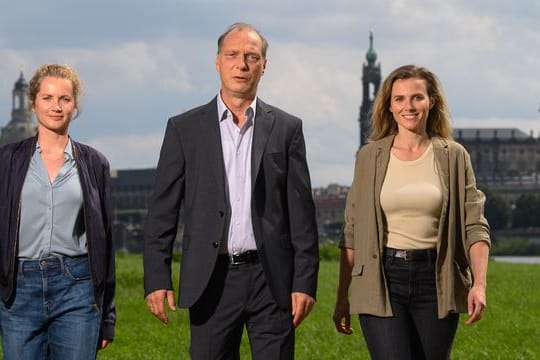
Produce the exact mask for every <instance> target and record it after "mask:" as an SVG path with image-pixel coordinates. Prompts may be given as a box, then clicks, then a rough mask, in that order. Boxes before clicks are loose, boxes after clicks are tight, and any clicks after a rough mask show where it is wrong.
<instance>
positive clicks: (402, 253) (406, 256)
mask: <svg viewBox="0 0 540 360" xmlns="http://www.w3.org/2000/svg"><path fill="white" fill-rule="evenodd" d="M411 255H412V253H411V252H410V251H407V250H397V251H396V255H395V256H396V257H397V258H400V259H403V260H405V261H409V260H411V258H412V256H411Z"/></svg>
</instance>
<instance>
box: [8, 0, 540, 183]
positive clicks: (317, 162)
mask: <svg viewBox="0 0 540 360" xmlns="http://www.w3.org/2000/svg"><path fill="white" fill-rule="evenodd" d="M29 5H30V6H29ZM42 6H44V5H43V4H42V3H39V2H37V1H33V0H32V1H29V2H25V3H22V4H20V3H15V2H12V3H9V4H5V5H4V7H3V11H2V12H1V14H0V56H1V57H2V59H3V60H2V67H0V94H1V95H0V126H5V125H6V123H7V122H8V121H9V120H10V119H9V117H10V111H11V91H12V89H13V84H14V82H15V81H16V80H17V78H18V74H19V67H20V66H21V65H23V66H24V75H25V77H26V79H27V80H29V78H30V77H31V75H32V73H33V70H34V69H35V67H37V66H38V65H40V64H42V63H46V62H59V63H68V64H70V65H73V66H74V67H75V68H76V69H77V70H78V71H79V73H80V74H81V77H82V79H83V83H84V86H85V92H84V94H83V102H82V113H81V116H80V117H79V118H78V119H76V120H75V122H74V124H73V126H72V128H71V129H72V135H73V137H74V138H75V139H77V140H79V141H82V142H85V143H88V144H90V145H92V146H94V147H96V148H97V149H99V150H101V151H102V152H104V153H105V155H106V156H107V157H108V158H109V159H110V161H111V167H112V168H114V169H126V168H146V167H154V166H155V165H156V162H157V158H158V155H159V147H160V145H161V140H162V137H163V132H164V128H165V124H166V120H167V118H168V117H170V116H173V115H175V114H177V113H180V112H182V111H185V110H188V109H190V108H192V107H195V106H198V105H201V104H203V103H206V102H207V101H210V100H211V99H212V98H213V97H214V96H215V94H216V92H217V91H218V88H219V78H218V75H217V73H216V71H215V67H214V57H215V52H216V39H217V37H218V36H219V34H221V33H222V32H223V31H224V30H225V28H226V27H227V26H228V25H230V24H231V23H233V22H235V21H247V22H250V23H253V24H254V25H255V26H257V27H258V28H259V29H260V30H261V31H262V33H263V34H264V35H265V36H266V37H267V38H268V40H269V43H270V48H269V53H268V58H269V59H268V69H267V72H266V74H265V75H264V77H263V79H262V81H261V84H260V92H259V95H260V97H261V98H262V99H263V100H265V101H267V102H269V103H272V104H274V105H276V106H279V107H282V108H283V109H285V110H287V111H288V112H291V113H293V114H295V115H298V116H300V117H301V118H302V119H303V120H304V132H305V136H306V145H307V153H308V161H309V165H310V169H311V173H312V181H313V185H314V186H325V185H327V184H329V183H339V184H344V185H349V184H350V181H351V179H352V171H353V166H354V157H353V156H354V153H355V151H356V149H357V147H358V122H357V120H358V115H359V109H360V105H361V100H362V81H361V76H362V64H363V63H364V62H365V54H366V52H367V50H368V48H369V30H370V29H371V28H373V29H374V48H375V51H376V52H377V55H378V59H377V62H380V63H381V68H382V76H383V78H384V76H385V75H387V74H388V73H389V72H390V71H391V70H392V69H393V68H395V67H396V66H399V65H402V64H405V63H415V64H419V65H424V66H427V67H428V68H430V69H431V70H433V71H434V72H435V73H436V74H437V75H438V76H439V78H440V79H441V82H442V84H443V88H444V89H445V92H446V94H447V96H448V100H449V103H450V108H451V112H452V116H453V120H454V124H453V125H454V126H455V127H516V128H519V129H521V130H522V131H524V132H526V133H529V132H530V131H531V130H532V131H533V132H534V136H535V137H537V136H538V133H539V132H540V114H539V113H538V107H539V103H540V80H539V79H538V77H537V76H538V75H537V74H540V60H538V59H540V46H538V45H540V29H539V27H538V26H537V25H536V22H537V19H538V18H540V4H538V3H535V2H534V1H527V0H525V1H520V2H519V3H515V4H508V3H503V2H490V1H487V0H482V1H478V2H475V3H473V4H471V3H470V2H466V1H462V0H451V1H430V2H427V1H390V0H379V1H375V2H371V3H369V4H362V3H361V2H360V3H358V4H357V2H354V1H346V0H338V1H334V2H332V3H331V4H326V2H323V1H310V2H307V1H295V2H285V1H276V2H272V4H269V3H265V2H260V1H253V2H251V3H245V2H239V1H231V2H228V3H227V5H224V4H221V3H219V2H217V1H209V0H206V1H197V2H196V1H182V2H180V1H173V0H169V1H163V2H161V3H160V6H153V7H151V8H149V7H148V5H147V4H146V3H145V2H143V1H135V2H124V1H117V2H115V3H114V6H112V5H111V3H109V2H104V1H101V0H99V1H97V2H94V3H88V4H86V3H84V4H83V3H81V4H74V3H72V2H68V1H66V0H60V1H58V2H55V3H54V4H47V6H46V8H43V9H42V8H41V7H42Z"/></svg>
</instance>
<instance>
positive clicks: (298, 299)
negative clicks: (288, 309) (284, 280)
mask: <svg viewBox="0 0 540 360" xmlns="http://www.w3.org/2000/svg"><path fill="white" fill-rule="evenodd" d="M291 299H292V316H293V325H294V327H298V326H299V325H300V323H301V322H302V320H304V319H305V318H306V317H307V316H308V315H309V313H310V312H311V309H313V304H315V299H313V298H312V297H311V296H309V295H308V294H304V293H301V292H293V293H292V294H291Z"/></svg>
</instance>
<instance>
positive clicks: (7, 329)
mask: <svg viewBox="0 0 540 360" xmlns="http://www.w3.org/2000/svg"><path fill="white" fill-rule="evenodd" d="M100 324H101V309H98V307H97V306H96V305H95V302H94V296H93V292H92V281H91V279H90V267H89V264H88V258H87V257H77V258H69V257H65V256H64V257H61V256H58V257H50V258H46V259H40V260H20V261H19V268H18V274H17V284H16V290H15V294H14V298H13V301H12V302H11V303H8V304H5V303H4V302H3V301H0V335H1V336H2V347H3V355H4V357H3V358H4V359H5V360H10V359H28V360H37V359H95V358H96V352H97V346H98V338H99V331H100Z"/></svg>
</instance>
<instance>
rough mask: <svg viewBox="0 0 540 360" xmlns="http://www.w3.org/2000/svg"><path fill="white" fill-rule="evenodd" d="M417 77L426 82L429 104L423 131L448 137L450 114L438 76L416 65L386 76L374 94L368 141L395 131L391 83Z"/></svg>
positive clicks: (450, 133)
mask: <svg viewBox="0 0 540 360" xmlns="http://www.w3.org/2000/svg"><path fill="white" fill-rule="evenodd" d="M411 78H412V79H421V80H424V81H425V82H426V89H427V93H428V96H429V97H430V99H431V102H432V103H433V107H432V108H431V110H430V111H429V116H428V119H427V124H426V127H427V133H428V135H429V136H438V137H442V138H445V139H451V138H452V126H451V125H450V113H449V111H448V105H447V103H446V98H445V96H444V93H443V91H442V87H441V84H440V82H439V79H438V78H437V76H435V74H433V73H432V72H431V71H429V70H428V69H426V68H424V67H420V66H416V65H404V66H401V67H399V68H397V69H395V70H394V71H392V72H391V73H390V75H388V77H387V78H386V79H384V82H383V84H382V86H381V88H380V90H379V92H378V93H377V96H376V97H375V101H374V102H373V108H372V110H371V134H370V136H369V140H371V141H374V140H379V139H382V138H384V137H386V136H388V135H393V134H397V130H398V128H397V124H396V121H395V120H394V116H393V114H392V113H391V112H390V101H391V96H392V86H393V85H394V82H395V81H396V80H404V79H411Z"/></svg>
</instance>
